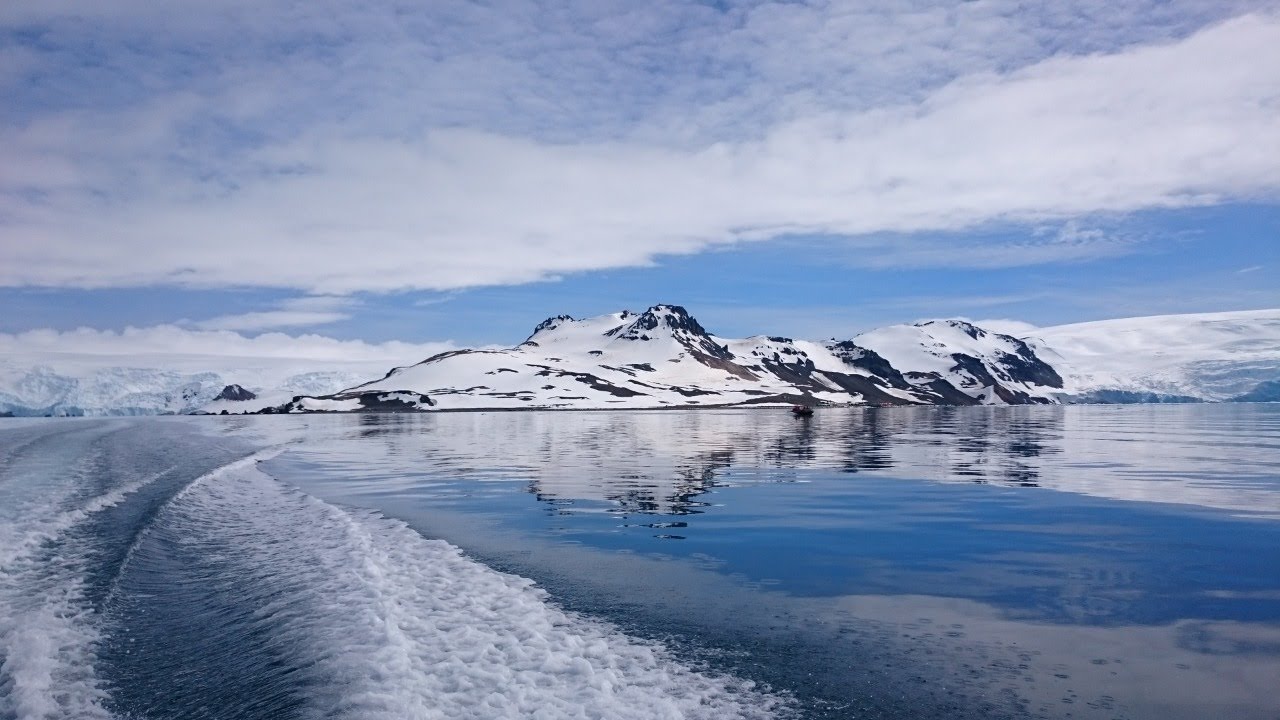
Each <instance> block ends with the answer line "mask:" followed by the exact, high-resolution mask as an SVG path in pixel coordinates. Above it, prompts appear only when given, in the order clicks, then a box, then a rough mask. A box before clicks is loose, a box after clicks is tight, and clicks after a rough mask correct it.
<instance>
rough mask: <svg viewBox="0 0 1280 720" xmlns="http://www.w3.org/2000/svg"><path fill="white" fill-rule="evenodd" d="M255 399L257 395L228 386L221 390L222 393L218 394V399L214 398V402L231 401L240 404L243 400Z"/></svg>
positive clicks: (235, 386)
mask: <svg viewBox="0 0 1280 720" xmlns="http://www.w3.org/2000/svg"><path fill="white" fill-rule="evenodd" d="M257 398H258V396H257V395H255V394H253V393H252V392H250V391H249V390H245V389H244V388H242V387H240V386H239V385H228V386H226V387H224V388H222V392H220V393H218V397H216V398H214V400H232V401H235V402H241V401H244V400H256V399H257Z"/></svg>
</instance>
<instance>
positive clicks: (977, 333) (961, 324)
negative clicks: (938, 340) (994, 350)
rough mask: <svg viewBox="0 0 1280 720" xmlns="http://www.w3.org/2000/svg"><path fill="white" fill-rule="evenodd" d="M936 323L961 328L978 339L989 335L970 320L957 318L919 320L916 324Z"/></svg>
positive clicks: (928, 324)
mask: <svg viewBox="0 0 1280 720" xmlns="http://www.w3.org/2000/svg"><path fill="white" fill-rule="evenodd" d="M935 325H945V326H947V327H952V328H955V329H956V330H959V331H960V332H962V333H964V334H965V335H968V336H969V337H971V338H973V339H974V340H977V339H978V338H981V337H985V336H986V335H987V331H986V330H983V329H982V328H980V327H978V326H977V325H974V324H973V323H971V322H968V321H966V320H956V319H950V320H925V321H923V322H918V323H916V324H915V326H916V327H918V328H925V327H931V326H935Z"/></svg>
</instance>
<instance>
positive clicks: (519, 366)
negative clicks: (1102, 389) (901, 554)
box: [276, 305, 1062, 412]
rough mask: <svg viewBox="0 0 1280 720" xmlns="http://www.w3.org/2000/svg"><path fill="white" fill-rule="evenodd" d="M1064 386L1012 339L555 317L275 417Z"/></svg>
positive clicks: (918, 399)
mask: <svg viewBox="0 0 1280 720" xmlns="http://www.w3.org/2000/svg"><path fill="white" fill-rule="evenodd" d="M1061 387H1062V378H1061V377H1059V375H1058V374H1057V372H1056V371H1054V369H1053V368H1052V367H1051V366H1049V365H1048V364H1047V363H1045V362H1044V361H1042V360H1041V359H1040V358H1039V357H1037V355H1036V354H1035V352H1034V350H1032V348H1031V347H1030V346H1029V345H1027V344H1026V343H1024V342H1023V341H1021V340H1019V339H1017V338H1014V337H1011V336H1008V335H1001V334H998V333H993V332H989V331H986V330H983V329H982V328H979V327H976V326H974V325H971V324H969V323H965V322H960V321H937V322H928V323H921V324H918V325H903V326H894V327H890V328H885V329H882V330H877V331H875V332H872V333H867V334H866V335H862V336H858V337H856V338H853V339H852V340H845V341H836V340H829V341H825V342H811V341H806V340H793V339H791V338H786V337H776V336H755V337H749V338H744V339H730V338H721V337H718V336H715V335H712V334H710V333H709V332H707V331H706V329H704V328H703V327H702V325H701V324H699V323H698V321H697V320H695V319H694V318H693V317H692V316H691V315H690V314H689V313H688V312H687V311H686V310H685V309H684V308H682V307H679V306H676V305H656V306H654V307H652V308H649V309H648V310H646V311H645V312H643V313H632V312H628V311H624V312H620V313H614V314H611V315H602V316H599V317H594V318H588V319H584V320H577V319H574V318H572V317H569V316H566V315H561V316H557V317H553V318H548V319H547V320H545V321H543V322H542V323H541V324H539V325H538V326H537V327H536V328H534V331H533V334H531V335H530V336H529V338H528V339H527V340H525V341H524V342H523V343H521V344H520V345H518V346H516V347H513V348H507V349H500V350H454V351H450V352H445V353H441V354H439V355H435V356H433V357H430V358H428V359H426V360H424V361H422V362H420V363H418V364H416V365H411V366H408V367H400V368H396V369H394V370H392V371H391V372H389V373H388V374H387V375H386V376H385V377H383V378H381V379H379V380H375V381H373V382H369V383H364V384H362V385H357V386H355V387H352V388H349V389H347V390H344V391H342V392H339V393H334V394H332V395H328V396H322V397H314V396H311V397H299V398H296V399H295V400H293V401H292V402H290V403H287V404H285V405H283V406H280V407H279V408H277V409H276V411H280V412H307V411H326V410H328V411H343V410H362V409H366V410H395V409H424V410H425V409H435V410H461V409H480V408H485V409H514V408H521V409H523V408H614V407H621V408H660V407H685V406H724V405H756V404H790V403H796V402H804V403H823V404H831V405H855V404H875V405H917V404H946V405H976V404H1028V403H1049V402H1054V400H1055V398H1056V397H1057V394H1058V393H1059V392H1060V390H1061Z"/></svg>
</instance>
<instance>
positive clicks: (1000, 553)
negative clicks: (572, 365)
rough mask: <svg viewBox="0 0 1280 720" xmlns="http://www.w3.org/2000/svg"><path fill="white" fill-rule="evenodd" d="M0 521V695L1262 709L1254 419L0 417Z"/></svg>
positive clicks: (1274, 710) (1268, 436) (1164, 713)
mask: <svg viewBox="0 0 1280 720" xmlns="http://www.w3.org/2000/svg"><path fill="white" fill-rule="evenodd" d="M264 450H265V451H264ZM0 514H3V515H2V516H0V520H3V525H0V527H2V528H3V532H4V535H3V536H0V538H2V539H3V544H2V545H0V548H2V549H3V551H4V553H5V555H4V556H3V557H2V558H0V559H2V560H3V562H4V565H3V573H2V574H0V581H2V582H0V603H2V604H0V608H2V609H3V612H4V618H3V623H4V624H3V625H0V630H2V631H3V634H0V638H3V640H2V642H0V659H3V665H0V717H91V716H101V717H111V716H126V717H157V718H160V717H166V718H167V717H174V718H177V717H321V716H323V717H464V716H465V717H526V716H532V715H533V714H534V713H536V712H542V713H543V714H544V715H545V716H547V717H572V716H576V715H578V714H582V715H583V716H589V717H702V716H705V717H771V716H790V715H796V714H799V715H801V716H805V717H838V718H843V717H868V718H928V717H936V718H943V717H948V718H949V717H975V718H976V717H1046V718H1057V717H1076V718H1079V717H1089V718H1157V717H1158V718H1162V719H1164V718H1198V717H1206V716H1221V717H1241V718H1251V717H1257V718H1274V717H1276V716H1277V715H1280V699H1278V698H1277V697H1276V696H1275V693H1274V692H1273V689H1272V688H1273V686H1274V685H1275V681H1276V678H1278V677H1280V572H1277V568H1280V407H1277V406H1266V405H1255V406H1249V405H1238V406H1182V407H1067V408H1062V407H1047V408H967V409H952V408H920V409H893V410H857V409H854V410H831V411H820V412H819V413H817V414H816V415H815V416H814V417H813V418H810V419H796V418H792V417H790V416H789V414H787V413H785V412H780V411H768V410H750V411H748V410H725V411H695V412H630V413H627V412H609V413H604V412H560V413H450V414H439V415H369V416H355V415H334V416H304V417H262V418H192V419H170V420H163V419H152V420H131V421H98V422H92V421H79V422H43V423H42V422H17V421H15V422H12V423H7V424H5V425H0ZM459 549H461V551H462V552H463V553H465V556H464V555H459V554H458V551H459ZM476 561H479V562H476ZM495 571H497V572H495ZM530 580H532V581H533V582H536V586H535V585H530V584H529V583H530Z"/></svg>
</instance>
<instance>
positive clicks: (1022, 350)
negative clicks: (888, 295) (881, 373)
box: [853, 320, 1062, 404]
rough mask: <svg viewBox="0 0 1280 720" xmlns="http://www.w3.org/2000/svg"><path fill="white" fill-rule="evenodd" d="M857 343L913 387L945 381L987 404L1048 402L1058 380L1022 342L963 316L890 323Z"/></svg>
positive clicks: (1059, 379)
mask: <svg viewBox="0 0 1280 720" xmlns="http://www.w3.org/2000/svg"><path fill="white" fill-rule="evenodd" d="M853 341H854V342H855V343H857V344H858V345H861V346H863V347H866V348H869V349H871V350H874V351H875V352H876V353H877V354H878V355H880V356H881V357H883V358H884V359H885V360H888V361H889V363H890V364H891V365H893V366H894V367H896V368H897V369H898V370H900V371H902V372H904V373H906V377H907V379H908V380H910V381H911V382H912V383H914V384H917V385H927V384H930V383H936V382H937V381H938V380H945V381H946V382H947V383H948V384H950V385H952V386H954V387H957V388H959V389H960V390H961V391H962V392H964V393H965V394H966V395H969V396H971V397H974V398H977V399H979V400H980V401H981V402H983V403H986V404H991V403H996V402H1001V401H1002V402H1005V403H1010V404H1026V403H1039V402H1047V401H1048V399H1049V397H1051V393H1052V391H1053V390H1060V389H1061V388H1062V378H1061V377H1060V376H1059V375H1058V373H1057V371H1055V370H1054V369H1053V367H1051V366H1050V365H1049V364H1048V363H1046V362H1044V361H1043V360H1042V359H1040V358H1039V357H1038V356H1037V355H1036V353H1035V351H1034V350H1032V349H1031V347H1030V346H1028V345H1027V344H1026V343H1025V342H1023V341H1021V340H1019V339H1017V338H1015V337H1012V336H1009V335H1001V334H999V333H994V332H990V331H987V330H984V329H982V328H980V327H978V326H976V325H974V324H972V323H969V322H965V321H963V320H930V321H928V322H922V323H916V324H915V325H891V326H889V327H885V328H880V329H879V330H872V331H871V332H867V333H863V334H861V335H859V336H857V337H856V338H854V339H853Z"/></svg>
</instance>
